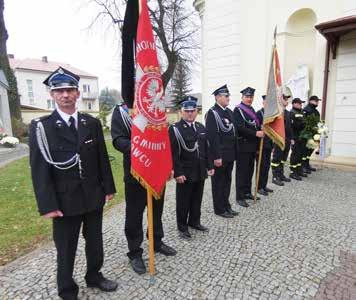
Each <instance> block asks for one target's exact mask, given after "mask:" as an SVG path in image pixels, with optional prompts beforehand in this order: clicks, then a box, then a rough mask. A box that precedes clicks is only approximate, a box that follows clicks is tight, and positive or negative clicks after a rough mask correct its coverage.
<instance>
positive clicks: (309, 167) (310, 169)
mask: <svg viewBox="0 0 356 300" xmlns="http://www.w3.org/2000/svg"><path fill="white" fill-rule="evenodd" d="M307 168H308V170H309V171H312V172H315V171H316V169H315V168H313V167H312V166H308V167H307Z"/></svg>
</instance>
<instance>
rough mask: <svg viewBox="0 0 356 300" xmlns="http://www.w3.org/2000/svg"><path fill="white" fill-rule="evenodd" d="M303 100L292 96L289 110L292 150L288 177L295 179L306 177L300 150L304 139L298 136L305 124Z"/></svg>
mask: <svg viewBox="0 0 356 300" xmlns="http://www.w3.org/2000/svg"><path fill="white" fill-rule="evenodd" d="M303 102H304V101H302V100H300V99H299V98H294V99H293V101H292V105H293V108H292V109H291V111H290V115H291V126H292V138H293V140H294V145H292V147H291V148H292V152H291V155H290V163H289V167H290V171H291V173H290V176H289V177H290V178H293V179H295V180H302V177H307V174H305V173H304V172H303V168H302V151H303V147H304V145H305V141H304V140H303V139H302V138H301V137H300V133H301V132H302V130H303V129H304V126H305V119H304V113H303V111H302V103H303Z"/></svg>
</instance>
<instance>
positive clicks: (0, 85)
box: [0, 69, 12, 136]
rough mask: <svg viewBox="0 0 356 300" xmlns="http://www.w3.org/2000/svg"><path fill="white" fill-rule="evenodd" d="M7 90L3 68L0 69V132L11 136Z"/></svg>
mask: <svg viewBox="0 0 356 300" xmlns="http://www.w3.org/2000/svg"><path fill="white" fill-rule="evenodd" d="M8 90H9V84H8V82H7V80H6V77H5V74H4V72H3V70H1V69H0V134H4V133H5V134H7V135H10V136H12V128H11V116H10V109H9V99H8V95H7V91H8Z"/></svg>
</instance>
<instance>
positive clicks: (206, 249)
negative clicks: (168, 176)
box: [0, 169, 356, 300]
mask: <svg viewBox="0 0 356 300" xmlns="http://www.w3.org/2000/svg"><path fill="white" fill-rule="evenodd" d="M270 187H272V188H274V190H275V191H274V193H273V194H271V196H269V197H268V199H267V198H263V199H262V200H261V201H258V203H257V205H256V206H255V207H253V206H251V207H249V208H248V209H242V208H240V207H238V206H236V204H235V202H234V201H233V199H234V193H232V195H231V199H232V203H233V205H234V207H235V208H237V209H238V210H239V211H240V215H239V216H238V217H236V218H234V219H223V218H221V217H217V216H215V215H214V214H213V213H212V211H213V209H212V200H211V190H210V182H209V181H207V183H206V187H205V194H204V200H203V209H202V223H203V224H204V225H206V226H208V227H209V228H210V232H209V233H200V232H197V231H194V230H191V232H192V233H193V239H192V241H185V240H181V239H180V238H179V237H178V234H177V231H176V223H175V201H174V183H173V182H171V183H169V184H168V189H167V201H166V204H165V211H164V229H165V239H164V240H165V242H166V243H167V244H169V245H171V246H174V247H175V248H176V249H177V250H178V254H177V256H176V257H173V258H172V257H170V258H167V257H165V256H162V255H156V269H157V274H156V276H155V283H154V284H153V285H150V276H149V275H148V274H146V275H143V276H139V275H137V274H135V273H134V272H133V271H132V270H131V268H130V267H129V264H128V259H127V257H126V252H127V248H126V240H125V236H124V230H123V225H124V211H125V207H124V204H120V205H118V206H117V207H115V208H114V209H112V210H111V211H110V212H109V213H108V214H107V215H106V217H105V222H104V223H105V224H104V240H105V254H106V259H105V266H104V269H103V272H104V273H105V275H107V276H108V277H110V278H113V279H116V280H117V281H118V282H119V285H120V287H119V289H118V290H117V291H116V292H114V293H100V292H98V291H97V290H94V289H90V288H87V287H86V286H85V284H84V280H83V275H84V273H85V258H84V253H83V250H84V249H83V241H81V242H80V245H79V251H78V257H77V260H76V266H75V278H76V280H77V282H78V284H79V285H80V294H79V296H80V299H160V300H161V299H283V300H284V299H356V297H355V290H356V272H355V270H356V239H355V236H356V226H355V220H356V218H355V216H356V214H355V203H356V173H351V172H342V171H335V170H331V169H323V170H318V171H317V172H316V173H313V174H312V175H311V176H310V177H309V178H308V179H307V180H304V181H303V182H295V181H294V182H292V183H290V184H287V185H286V186H285V187H276V186H272V185H271V186H270ZM232 190H233V189H232ZM147 247H148V245H147V241H145V242H144V248H145V252H144V258H145V260H146V262H147V259H148V258H147ZM0 299H57V298H56V287H55V251H54V248H53V244H52V243H50V244H49V245H47V246H46V247H44V248H40V249H38V250H36V251H34V252H32V253H30V254H29V255H27V256H25V257H23V258H20V259H18V260H17V261H15V262H13V263H11V264H9V265H7V266H5V267H2V268H0Z"/></svg>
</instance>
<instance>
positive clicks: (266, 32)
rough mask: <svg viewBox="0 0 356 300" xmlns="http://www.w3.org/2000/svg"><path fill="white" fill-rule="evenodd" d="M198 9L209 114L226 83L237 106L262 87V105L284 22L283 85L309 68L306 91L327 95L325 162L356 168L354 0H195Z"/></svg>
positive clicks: (323, 106) (281, 44) (281, 48)
mask: <svg viewBox="0 0 356 300" xmlns="http://www.w3.org/2000/svg"><path fill="white" fill-rule="evenodd" d="M194 6H195V8H196V9H197V10H198V11H199V14H200V17H201V21H202V93H203V113H204V112H205V111H206V110H207V109H209V107H211V106H212V105H213V103H214V98H213V96H212V95H211V92H212V91H213V90H215V89H216V88H217V87H219V86H221V85H223V84H225V83H227V84H228V86H229V89H230V91H231V94H232V95H231V106H232V107H234V106H235V105H236V104H238V103H239V102H240V97H241V96H240V93H239V91H240V90H241V89H242V88H244V87H246V86H252V87H254V88H256V89H257V91H256V97H255V99H256V100H255V103H254V106H255V107H256V108H259V107H260V106H261V104H262V103H261V101H260V99H261V97H260V96H261V95H263V94H265V93H266V87H267V86H266V83H267V73H268V67H269V63H270V57H271V47H272V42H273V32H274V28H275V26H277V32H278V33H277V47H278V51H279V56H280V63H281V70H282V78H283V82H284V83H287V82H288V81H289V82H290V79H292V78H294V79H295V78H304V77H303V75H300V74H301V72H300V71H302V70H305V69H307V79H303V80H307V82H306V83H307V86H304V88H305V89H307V91H306V93H307V95H309V96H310V95H312V94H316V95H318V96H319V97H321V98H324V99H323V101H322V102H321V103H320V111H321V112H322V115H323V119H325V121H326V123H327V125H328V127H329V130H330V135H329V138H328V141H327V153H328V157H327V158H326V159H325V162H328V163H337V164H344V165H354V166H356V127H355V126H354V124H355V123H356V75H355V74H356V1H355V0H341V1H329V2H327V3H326V2H325V1H322V0H299V1H295V0H273V1H272V0H224V1H220V0H195V1H194ZM327 41H328V42H327ZM298 76H299V77H298Z"/></svg>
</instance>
